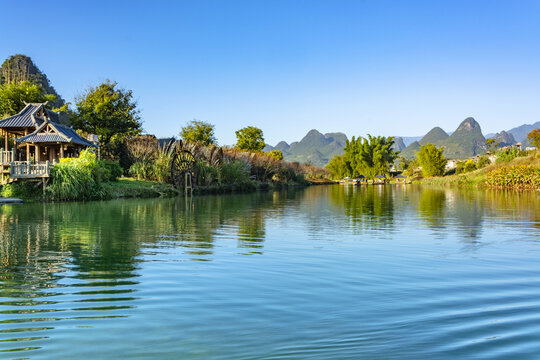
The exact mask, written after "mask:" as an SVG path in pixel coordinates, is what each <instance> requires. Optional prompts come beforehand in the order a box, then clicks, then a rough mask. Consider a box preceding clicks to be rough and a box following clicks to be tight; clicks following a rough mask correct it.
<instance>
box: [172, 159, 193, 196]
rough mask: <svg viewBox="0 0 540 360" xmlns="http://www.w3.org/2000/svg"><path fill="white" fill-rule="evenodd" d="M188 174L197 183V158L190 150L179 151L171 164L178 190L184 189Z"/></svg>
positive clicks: (173, 179) (173, 178)
mask: <svg viewBox="0 0 540 360" xmlns="http://www.w3.org/2000/svg"><path fill="white" fill-rule="evenodd" d="M186 174H190V175H191V177H192V182H193V183H195V157H194V156H193V154H192V153H191V152H189V151H188V150H179V151H177V152H176V154H174V156H173V159H172V163H171V178H172V181H173V184H174V186H175V187H176V188H177V189H183V188H184V186H185V181H186Z"/></svg>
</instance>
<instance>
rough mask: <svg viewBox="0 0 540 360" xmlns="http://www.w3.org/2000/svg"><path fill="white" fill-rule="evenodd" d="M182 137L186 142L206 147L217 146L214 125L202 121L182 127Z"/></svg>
mask: <svg viewBox="0 0 540 360" xmlns="http://www.w3.org/2000/svg"><path fill="white" fill-rule="evenodd" d="M180 136H181V137H182V139H184V141H186V142H190V143H199V144H202V145H206V146H208V145H212V144H216V142H217V141H216V137H215V135H214V125H212V124H210V123H207V122H204V121H200V120H192V121H190V122H189V123H188V124H187V125H186V126H184V127H182V130H181V131H180Z"/></svg>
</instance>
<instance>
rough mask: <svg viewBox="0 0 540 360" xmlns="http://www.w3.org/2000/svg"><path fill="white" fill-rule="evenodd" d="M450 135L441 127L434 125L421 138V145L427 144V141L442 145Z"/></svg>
mask: <svg viewBox="0 0 540 360" xmlns="http://www.w3.org/2000/svg"><path fill="white" fill-rule="evenodd" d="M448 137H449V135H448V134H447V133H446V132H445V131H444V130H443V129H441V128H440V127H438V126H437V127H434V128H433V129H431V130H430V131H429V132H428V133H427V134H426V135H424V137H423V138H422V139H420V141H419V143H420V145H426V144H427V143H430V144H433V145H437V146H441V145H442V144H443V143H444V141H445V140H446V139H448Z"/></svg>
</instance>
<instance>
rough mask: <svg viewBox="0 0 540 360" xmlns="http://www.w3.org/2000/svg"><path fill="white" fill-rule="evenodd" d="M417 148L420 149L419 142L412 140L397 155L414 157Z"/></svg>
mask: <svg viewBox="0 0 540 360" xmlns="http://www.w3.org/2000/svg"><path fill="white" fill-rule="evenodd" d="M418 150H420V143H419V142H418V141H414V142H412V143H411V144H410V145H409V146H407V147H406V148H405V149H403V150H402V151H401V152H400V153H399V156H403V157H404V158H405V159H414V158H415V157H416V152H417V151H418Z"/></svg>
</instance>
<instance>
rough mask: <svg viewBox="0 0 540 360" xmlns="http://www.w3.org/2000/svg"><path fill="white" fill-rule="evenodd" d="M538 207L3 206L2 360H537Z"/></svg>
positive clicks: (525, 196) (355, 196)
mask: <svg viewBox="0 0 540 360" xmlns="http://www.w3.org/2000/svg"><path fill="white" fill-rule="evenodd" d="M539 235H540V199H539V195H538V194H537V193H534V192H528V193H521V194H520V193H505V192H490V191H463V190H455V189H452V190H448V189H446V190H437V189H429V188H420V187H415V186H410V185H407V186H403V185H401V186H393V185H392V186H370V187H367V188H366V187H362V188H353V187H345V186H338V185H336V186H321V187H311V188H308V189H305V190H299V191H290V192H279V193H277V192H275V193H262V194H250V195H230V196H216V197H211V196H209V197H196V198H194V199H193V201H191V202H189V201H187V200H185V199H184V198H178V199H167V200H162V199H157V200H132V201H110V202H92V203H74V204H25V205H4V206H2V207H0V239H1V241H0V269H1V270H0V358H6V359H20V358H24V359H51V358H65V359H80V358H93V359H121V358H125V359H127V358H129V359H147V358H152V359H158V358H163V359H444V358H447V359H460V358H477V359H485V358H492V359H493V358H501V359H505V358H516V359H527V358H531V359H532V358H539V357H540V236H539Z"/></svg>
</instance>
